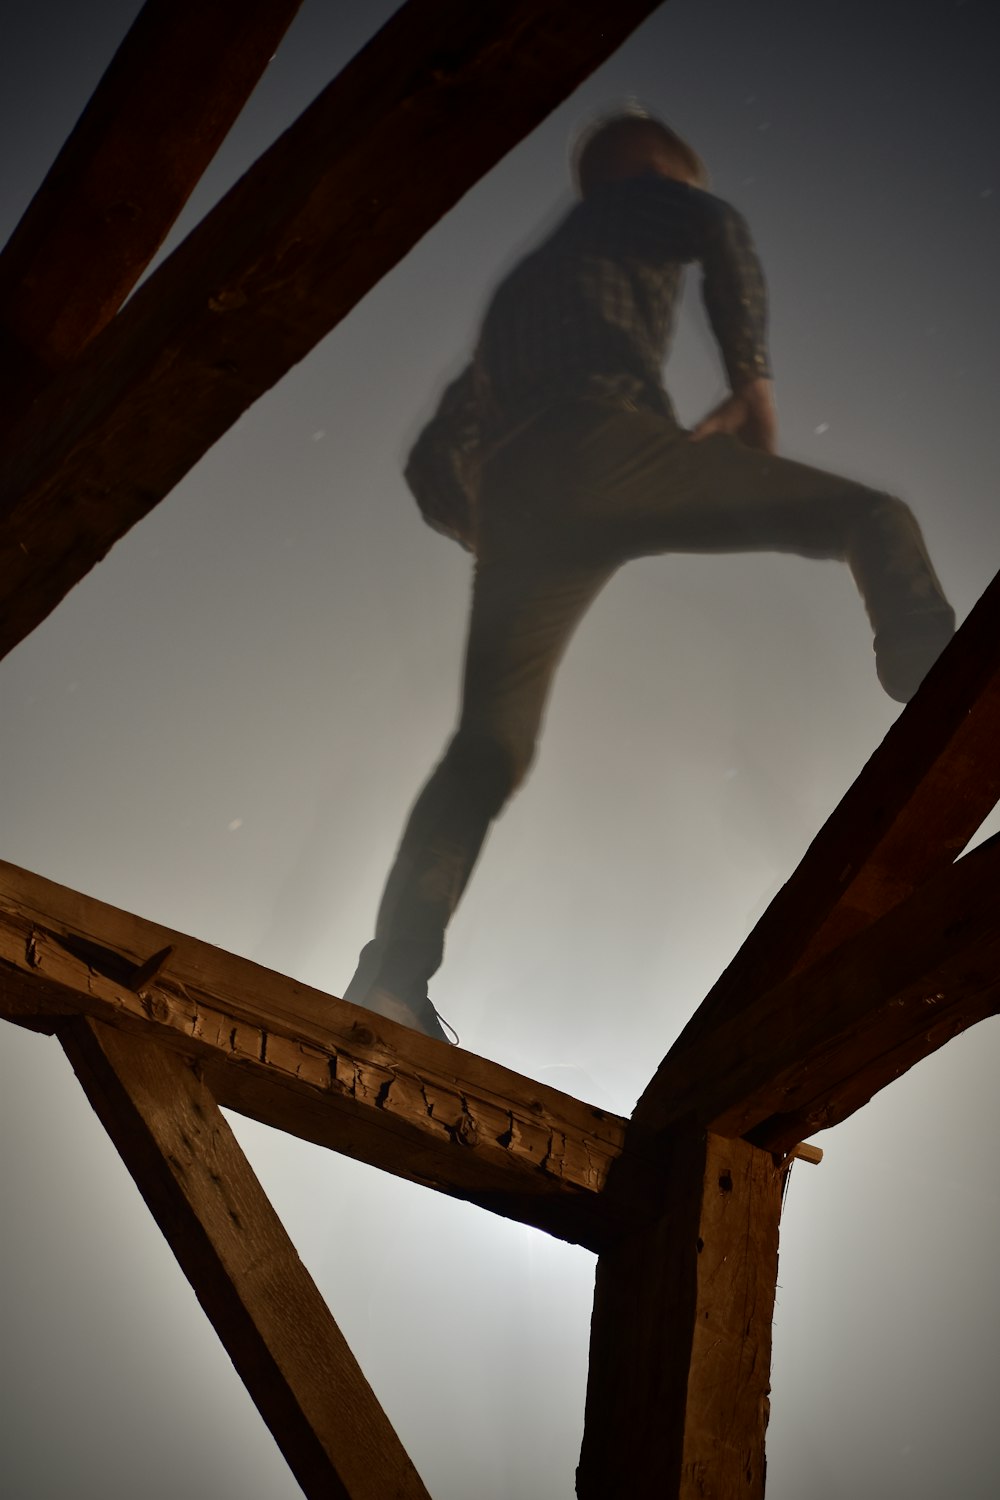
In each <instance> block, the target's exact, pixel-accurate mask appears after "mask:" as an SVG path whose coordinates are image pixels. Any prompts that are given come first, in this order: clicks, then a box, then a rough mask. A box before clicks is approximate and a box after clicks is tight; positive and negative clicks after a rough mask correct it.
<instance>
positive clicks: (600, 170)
mask: <svg viewBox="0 0 1000 1500" xmlns="http://www.w3.org/2000/svg"><path fill="white" fill-rule="evenodd" d="M647 172H655V173H658V174H659V176H661V177H673V178H675V179H677V181H679V182H687V183H689V184H690V185H691V186H692V187H704V186H705V185H706V183H707V181H708V173H707V171H706V170H705V163H704V162H703V161H702V159H701V157H700V156H699V155H698V153H697V151H695V150H693V148H692V147H691V146H689V145H688V143H687V141H685V140H683V139H682V137H681V136H679V135H678V134H677V132H676V131H674V130H671V129H670V126H669V125H665V124H664V123H663V121H662V120H657V119H656V118H655V117H654V116H653V115H644V114H638V113H635V112H633V113H631V114H620V115H611V116H609V117H605V118H604V119H601V120H598V121H596V123H595V124H593V125H591V126H590V128H589V129H588V130H585V131H584V133H583V134H582V136H581V137H580V139H579V140H578V141H577V144H576V147H575V149H574V152H573V176H574V178H575V179H576V186H577V190H578V191H579V194H580V197H581V198H586V197H588V196H589V195H590V194H591V193H592V192H593V191H594V190H595V188H599V187H603V186H604V184H605V183H608V182H620V181H622V179H624V178H626V177H641V176H643V175H644V174H645V173H647Z"/></svg>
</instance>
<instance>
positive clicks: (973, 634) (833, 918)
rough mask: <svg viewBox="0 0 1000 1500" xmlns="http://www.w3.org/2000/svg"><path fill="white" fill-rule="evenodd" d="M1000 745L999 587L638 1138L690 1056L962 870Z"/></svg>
mask: <svg viewBox="0 0 1000 1500" xmlns="http://www.w3.org/2000/svg"><path fill="white" fill-rule="evenodd" d="M998 744H1000V577H998V578H996V579H994V581H993V582H992V583H991V584H990V586H989V588H988V589H987V591H986V593H985V594H984V595H983V597H982V599H980V601H979V603H978V604H977V605H976V607H975V609H974V610H973V611H972V613H971V614H970V616H969V618H968V620H966V622H965V624H964V625H963V626H962V628H961V630H960V631H959V632H958V634H957V635H956V637H955V639H954V640H953V641H952V643H951V645H950V646H949V647H948V649H947V650H946V651H945V653H944V655H943V656H942V657H941V659H940V660H939V661H938V663H937V664H936V666H935V667H934V668H933V669H932V671H931V672H930V674H929V675H928V677H927V678H926V680H925V681H924V683H923V685H922V686H921V689H920V691H919V693H918V694H917V696H916V698H915V699H914V700H913V702H912V703H910V704H909V705H908V706H907V708H906V709H905V710H904V712H903V713H902V714H901V716H900V718H899V719H898V720H897V721H896V723H895V724H894V725H893V727H892V728H891V729H890V731H889V733H888V734H887V735H886V738H885V739H884V740H883V742H882V744H881V745H880V746H879V748H878V749H877V750H876V751H875V754H874V755H873V756H872V758H871V759H870V760H869V762H868V764H867V765H866V766H865V768H864V770H863V771H862V772H861V775H860V776H859V777H858V779H857V781H855V783H854V784H853V786H852V787H851V788H850V790H849V791H848V792H847V794H846V795H845V797H844V798H843V800H842V801H841V803H840V804H839V806H838V807H837V808H836V810H835V811H834V812H833V813H832V814H831V816H830V818H829V819H828V821H827V823H826V825H825V826H824V827H823V829H822V830H821V832H820V833H819V835H818V836H817V838H816V839H815V840H814V842H813V843H812V845H811V846H810V848H809V849H808V851H807V853H806V855H805V857H804V858H803V860H802V862H801V864H800V865H799V867H798V869H797V870H796V871H795V873H794V875H793V876H792V878H791V879H790V880H789V881H788V883H787V885H785V886H783V887H782V889H781V890H780V891H779V892H778V895H777V896H776V897H775V898H774V900H773V901H772V902H771V905H770V906H769V907H768V909H767V911H766V912H765V913H764V916H763V917H762V918H761V920H760V921H759V922H758V923H757V926H756V927H755V928H754V930H753V932H752V933H751V934H750V936H749V937H748V938H747V940H746V942H745V943H744V944H743V946H742V948H741V949H740V951H739V953H738V954H737V955H736V957H735V958H734V959H733V961H732V963H731V964H730V965H729V967H728V968H727V969H726V970H725V972H724V973H723V974H722V976H721V978H720V979H719V980H718V982H717V983H716V984H715V986H714V987H713V989H712V990H711V992H710V994H709V995H708V997H707V999H706V1000H705V1001H704V1003H703V1004H702V1005H701V1007H700V1008H699V1009H698V1011H696V1013H695V1015H694V1016H693V1017H692V1019H691V1021H690V1022H689V1024H688V1025H687V1027H686V1028H685V1029H684V1031H683V1032H682V1034H681V1036H680V1037H679V1038H678V1040H677V1042H676V1043H675V1044H674V1047H673V1048H672V1049H671V1052H670V1054H669V1056H668V1058H667V1059H665V1061H664V1063H663V1064H662V1065H661V1067H660V1069H659V1070H658V1071H657V1074H656V1075H655V1076H654V1078H653V1080H652V1081H651V1083H650V1084H649V1086H648V1087H647V1089H646V1090H645V1092H644V1094H643V1096H642V1098H641V1100H640V1101H639V1104H638V1106H637V1107H636V1111H635V1114H634V1116H633V1121H634V1123H635V1125H636V1139H638V1137H639V1136H640V1135H643V1134H649V1133H650V1132H654V1131H656V1130H657V1129H658V1128H660V1127H661V1126H662V1124H663V1122H664V1121H665V1120H666V1119H667V1118H669V1117H670V1115H671V1113H672V1110H673V1105H672V1103H671V1098H670V1095H671V1089H672V1085H671V1083H670V1082H669V1079H671V1078H673V1077H674V1076H675V1066H674V1065H675V1063H676V1062H677V1061H678V1060H679V1058H680V1056H681V1054H682V1053H684V1052H686V1051H687V1049H688V1048H690V1047H691V1046H693V1045H694V1044H695V1043H698V1042H701V1041H702V1040H703V1039H704V1038H706V1037H707V1036H708V1035H709V1034H710V1033H711V1031H712V1029H713V1028H714V1027H717V1026H718V1025H720V1024H722V1023H723V1022H725V1021H727V1020H729V1019H731V1018H733V1017H735V1016H738V1015H740V1014H741V1013H743V1012H746V1011H747V1010H748V1009H749V1008H750V1007H751V1006H752V1005H753V1004H754V1003H755V1001H756V1000H757V999H758V998H759V997H760V996H761V995H763V994H765V993H766V992H767V991H768V990H770V989H773V988H774V987H775V986H776V985H778V984H780V983H781V982H782V981H783V980H784V979H786V978H787V977H788V976H789V975H790V974H793V973H798V972H801V971H802V970H803V969H804V968H806V967H807V966H808V965H810V964H812V963H814V962H815V961H816V960H817V959H818V958H820V957H822V956H823V954H825V953H828V952H830V951H831V950H832V949H834V948H835V947H836V946H837V945H838V944H839V943H841V942H843V941H844V940H845V939H846V938H848V937H850V936H851V935H852V934H854V933H857V932H859V931H861V930H862V929H863V928H864V927H866V926H867V925H868V924H869V923H871V922H872V921H874V920H875V919H876V918H878V917H880V916H882V915H883V914H884V913H885V912H888V911H890V910H891V909H892V907H894V906H896V905H897V904H898V903H899V902H901V901H903V900H904V899H905V898H906V897H907V896H908V895H909V894H910V893H911V892H912V891H914V890H916V889H917V888H918V887H919V886H920V885H921V884H922V883H923V882H924V881H925V880H927V879H928V878H929V877H930V876H931V875H933V874H934V873H935V872H936V871H939V870H942V869H947V867H948V866H949V865H951V863H952V862H953V861H954V860H955V859H956V857H957V856H958V855H959V854H960V852H961V851H962V849H963V848H964V847H965V845H966V844H967V843H968V841H969V839H970V838H972V836H973V835H974V834H975V832H976V830H977V829H978V828H979V827H980V825H981V824H982V822H983V821H984V819H985V818H986V817H987V816H988V815H989V813H990V812H991V811H992V809H993V807H994V806H995V805H996V803H997V801H998V799H1000V754H998V753H997V746H998Z"/></svg>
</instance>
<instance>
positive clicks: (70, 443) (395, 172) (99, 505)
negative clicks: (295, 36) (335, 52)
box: [0, 0, 659, 655]
mask: <svg viewBox="0 0 1000 1500" xmlns="http://www.w3.org/2000/svg"><path fill="white" fill-rule="evenodd" d="M658 3H659V0H618V3H617V4H615V5H613V6H609V5H608V4H607V3H606V0H480V3H477V4H475V5H470V4H469V3H468V0H409V3H408V4H406V5H404V6H403V8H402V9H401V10H400V11H399V12H398V13H397V15H395V16H394V17H393V18H392V20H390V21H389V23H388V24H387V25H386V26H385V27H384V28H383V29H382V31H380V32H379V33H378V34H377V35H376V36H375V37H374V38H373V40H372V41H371V42H370V43H369V44H368V46H367V47H365V48H364V49H363V50H362V52H360V53H359V54H358V56H357V57H356V58H355V59H354V60H353V62H351V63H350V64H349V65H348V67H347V68H346V69H345V70H344V72H343V73H342V74H341V75H340V76H339V77H338V78H337V79H335V80H334V82H333V83H332V84H330V86H329V87H328V88H327V89H326V90H325V91H324V92H323V93H322V94H321V95H320V96H319V98H318V99H317V100H316V101H315V103H314V104H313V105H311V106H310V108H309V109H307V110H306V112H305V114H303V115H302V116H301V118H300V119H299V120H298V121H297V122H296V123H295V124H294V125H293V126H292V127H291V128H290V129H289V130H288V131H286V133H285V134H284V135H283V136H282V137H281V138H280V139H279V140H278V141H277V142H276V143H275V145H274V146H272V147H271V149H270V150H269V151H268V152H266V153H265V155H264V156H263V157H262V158H261V159H260V161H258V162H257V163H256V165H255V166H254V167H253V168H251V170H250V171H249V172H248V173H247V174H246V175H245V176H244V177H243V178H242V179H241V181H240V182H239V183H237V184H236V186H235V187H234V188H233V189H232V191H231V192H230V193H229V194H228V195H227V197H226V198H225V199H223V201H222V202H221V203H220V204H219V205H218V206H217V207H216V208H215V209H214V210H213V211H212V212H211V213H210V214H209V215H207V217H206V218H205V219H204V220H203V221H202V223H201V224H200V225H199V226H198V227H197V228H196V229H195V230H194V231H193V232H192V233H191V234H190V235H189V236H188V238H187V240H186V241H185V242H184V244H182V245H181V246H180V247H179V248H178V249H177V250H176V251H175V252H174V254H173V255H172V256H171V257H170V258H169V260H167V261H166V263H165V264H164V265H163V266H161V267H160V268H159V269H158V270H157V271H156V272H155V273H154V275H152V276H151V277H150V278H149V280H148V281H147V282H146V283H145V285H144V286H142V287H140V288H139V290H138V291H137V293H136V294H135V296H134V297H133V298H132V299H131V301H130V302H129V303H128V305H127V306H126V307H125V308H124V309H123V310H122V312H121V314H120V315H119V317H117V318H115V319H114V321H113V322H112V324H111V325H109V326H108V327H107V328H106V329H105V330H104V332H103V333H102V334H101V335H99V336H98V337H97V338H96V339H94V340H92V341H91V343H90V345H89V346H88V349H87V350H86V351H85V353H84V354H83V356H82V357H81V359H80V360H79V361H78V362H77V363H76V364H75V365H74V366H73V367H72V369H71V370H68V371H66V372H65V374H64V375H63V376H62V377H60V378H57V379H56V380H55V381H54V382H53V383H52V385H51V386H50V387H49V389H48V390H47V391H46V392H45V393H44V395H43V396H42V397H41V398H40V399H39V400H38V401H37V402H36V403H35V406H34V408H33V409H32V412H31V413H30V414H29V417H28V419H27V420H26V422H25V424H24V426H23V428H22V429H21V434H20V436H21V441H20V443H19V446H18V449H17V451H16V452H14V453H12V454H10V455H9V456H8V458H7V460H6V461H5V462H4V464H3V466H2V468H0V601H2V607H0V655H3V654H5V653H6V652H7V651H9V650H10V649H11V647H12V646H14V645H15V644H16V643H17V641H19V640H21V639H22V638H23V637H24V636H25V635H27V634H28V632H29V631H31V630H32V629H34V627H35V626H36V625H37V624H38V623H39V622H40V621H41V620H43V619H44V618H45V616H46V615H47V614H49V612H50V611H51V610H52V609H54V608H55V606H56V605H57V604H58V603H59V600H60V599H62V598H63V596H64V595H65V594H66V593H67V592H68V590H69V589H70V588H71V587H72V586H73V584H75V583H76V582H78V581H79V579H80V578H82V577H83V576H84V575H85V574H86V573H87V572H88V571H89V570H90V568H92V567H93V566H94V564H95V563H96V562H97V561H99V559H100V558H101V557H103V556H104V554H105V553H106V552H107V551H108V549H109V547H111V546H112V545H113V543H114V542H115V541H117V540H118V538H119V537H121V536H123V535H124V534H125V532H126V531H128V529H129V528H130V527H131V526H133V525H134V524H135V523H136V521H138V520H140V519H141V517H142V516H144V515H145V514H146V513H147V512H148V511H149V510H150V509H151V508H152V506H154V505H155V504H156V503H157V502H158V501H159V500H161V499H162V498H163V496H164V495H166V494H167V493H168V491H169V490H170V489H172V487H173V486H174V485H175V484H176V483H177V482H178V480H180V479H181V478H182V477H183V476H184V474H186V473H187V471H188V470H189V469H190V468H191V467H192V465H193V464H195V463H196V462H197V461H198V459H199V458H200V457H201V456H202V454H203V453H205V452H206V451H207V449H208V448H210V447H211V445H212V444H213V443H214V442H215V441H216V440H217V439H218V438H219V437H221V436H222V434H223V433H224V432H225V431H226V430H227V429H228V428H229V427H230V426H231V425H232V423H233V422H234V421H235V420H236V418H237V417H238V416H239V415H240V413H241V412H243V411H244V410H245V409H246V408H247V407H248V406H249V405H251V403H252V402H253V401H255V400H256V399H257V397H258V396H260V395H262V394H263V392H264V391H266V390H268V389H269V388H270V387H271V386H272V385H273V384H274V383H275V381H277V380H279V379H280V378H281V376H282V375H284V374H285V372H286V371H287V370H288V369H290V368H291V366H292V365H294V364H295V363H296V362H297V361H298V360H300V359H302V358H303V357H304V356H305V355H306V354H307V353H308V352H309V350H310V349H312V348H313V346H314V345H315V344H316V343H318V341H319V340H320V339H321V338H322V337H323V336H324V335H325V334H326V333H328V332H329V331H330V329H331V328H333V327H334V326H335V325H336V324H337V323H338V322H339V321H340V319H341V318H343V317H344V316H345V314H346V313H348V312H349V311H350V309H351V308H352V307H353V306H354V305H355V304H356V303H357V302H358V300H359V299H360V298H361V297H363V296H364V295H365V293H366V292H367V291H368V290H369V289H370V288H371V287H372V286H374V285H375V283H376V282H377V281H378V280H379V279H380V278H381V277H382V276H384V275H385V273H386V272H387V271H389V270H390V269H391V268H392V267H393V266H394V265H395V264H396V263H397V261H399V260H400V259H401V258H402V257H403V256H404V255H405V254H406V253H407V251H408V250H409V249H411V248H412V246H413V245H414V244H416V242H417V241H418V240H419V239H420V238H421V236H422V235H423V234H425V233H426V231H427V230H428V229H430V228H431V226H432V225H433V224H435V223H436V222H437V220H438V219H439V218H440V217H441V216H442V214H444V213H446V212H447V210H448V209H449V208H451V207H452V205H453V204H454V203H456V202H457V201H458V199H459V198H460V197H461V196H462V195H463V193H465V192H466V191H467V190H468V189H469V188H470V187H472V186H473V184H474V183H475V182H477V181H478V179H479V178H480V177H481V176H482V175H483V173H484V172H486V171H488V170H489V168H490V167H491V166H493V164H494V163H495V162H497V161H498V160H499V159H500V158H501V157H502V156H503V155H504V154H505V152H507V151H509V150H510V149H511V147H512V146H514V145H516V144H517V142H518V141H519V140H521V139H522V137H524V136H525V135H526V134H527V133H528V132H529V131H530V130H532V129H533V128H534V126H535V125H537V124H538V122H539V121H540V120H542V119H543V118H544V117H545V116H546V115H547V114H548V113H549V112H550V111H551V110H552V109H554V108H555V107H556V105H557V104H559V103H561V101H562V100H563V99H565V98H566V96H567V95H568V94H569V93H570V92H571V91H572V90H573V89H574V88H576V86H577V84H579V83H580V82H581V81H582V80H583V79H584V78H585V77H586V76H587V75H588V73H590V72H591V71H592V70H593V69H594V68H595V67H597V65H598V64H599V63H601V62H603V61H604V59H605V58H606V57H607V56H608V55H609V54H610V53H611V52H612V51H614V49H615V48H616V47H617V46H618V45H619V44H620V43H621V42H623V41H624V40H625V38H626V37H627V36H628V35H629V33H630V32H631V31H633V30H634V29H635V27H636V26H637V25H638V24H639V22H640V21H642V20H643V19H644V18H645V17H646V16H647V15H649V13H650V12H651V11H653V10H654V9H656V6H657V4H658Z"/></svg>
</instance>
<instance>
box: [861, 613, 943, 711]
mask: <svg viewBox="0 0 1000 1500" xmlns="http://www.w3.org/2000/svg"><path fill="white" fill-rule="evenodd" d="M954 634H955V614H954V611H953V610H950V609H948V610H939V611H935V612H934V613H928V614H919V615H917V614H915V615H910V616H909V618H907V619H903V620H901V621H900V622H899V623H898V624H896V625H890V626H889V627H888V629H886V630H880V631H879V633H878V635H876V637H875V670H876V672H877V673H878V680H879V682H880V683H881V684H882V686H883V687H884V688H885V691H886V692H887V693H888V694H889V697H890V698H895V700H896V702H897V703H909V701H910V699H911V698H912V697H913V695H914V694H915V693H916V691H917V688H918V687H919V686H920V684H921V683H922V682H923V680H924V678H925V677H926V676H927V673H928V672H929V671H930V669H931V667H932V666H933V665H934V663H935V662H936V661H937V659H938V657H939V656H940V655H941V652H942V651H943V650H944V648H945V646H947V644H948V642H949V641H950V640H951V638H952V636H953V635H954Z"/></svg>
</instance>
